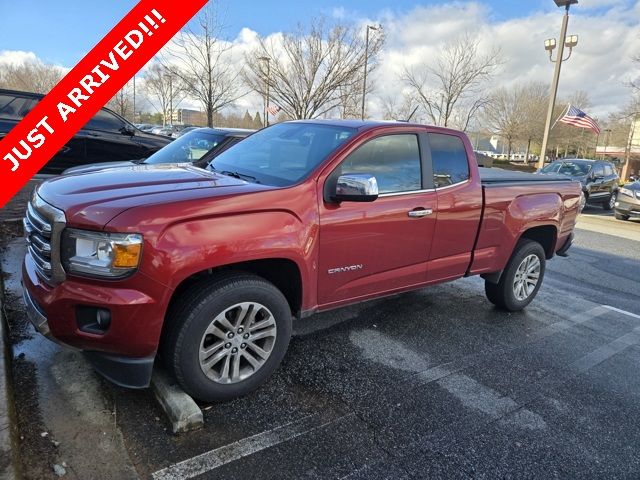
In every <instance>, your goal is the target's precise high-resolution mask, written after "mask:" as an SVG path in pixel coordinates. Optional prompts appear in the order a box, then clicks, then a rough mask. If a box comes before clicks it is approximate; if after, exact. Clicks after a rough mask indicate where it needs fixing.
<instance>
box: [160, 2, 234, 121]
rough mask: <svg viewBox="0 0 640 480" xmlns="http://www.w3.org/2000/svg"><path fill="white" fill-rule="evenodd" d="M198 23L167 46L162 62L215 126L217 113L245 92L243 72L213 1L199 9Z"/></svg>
mask: <svg viewBox="0 0 640 480" xmlns="http://www.w3.org/2000/svg"><path fill="white" fill-rule="evenodd" d="M195 23H196V25H197V29H193V28H191V27H189V28H187V29H186V30H185V31H183V32H181V33H180V34H178V35H177V36H176V37H175V38H174V40H173V41H172V42H171V43H170V44H169V46H168V47H166V48H165V50H164V53H163V54H162V56H161V62H162V64H163V65H164V66H165V67H166V68H167V69H168V70H170V71H171V72H172V73H173V74H174V75H175V76H177V77H178V78H180V79H181V80H182V82H183V84H184V87H185V89H186V91H187V92H188V94H189V95H190V96H192V97H194V98H196V99H197V100H198V101H199V102H200V103H201V104H202V107H203V109H204V110H205V112H206V113H207V125H208V126H209V127H212V126H213V118H214V114H215V113H217V112H218V111H219V110H221V109H223V108H224V107H227V106H229V105H232V104H233V103H234V102H235V101H236V100H238V99H239V98H240V97H242V96H243V95H244V94H243V93H242V92H241V91H240V88H239V86H240V84H241V82H240V80H239V76H240V72H239V70H238V69H237V68H236V67H235V64H234V62H232V61H231V59H230V54H231V49H232V46H231V44H230V43H228V42H225V41H223V40H221V35H222V31H223V25H222V23H221V22H220V19H219V16H218V12H217V10H216V9H215V6H214V3H213V2H209V3H208V4H207V5H206V6H205V7H204V8H203V9H202V10H201V11H200V13H199V14H198V16H197V18H196V20H195Z"/></svg>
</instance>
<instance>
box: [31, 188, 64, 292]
mask: <svg viewBox="0 0 640 480" xmlns="http://www.w3.org/2000/svg"><path fill="white" fill-rule="evenodd" d="M22 223H23V226H24V234H25V238H26V239H27V245H28V251H29V255H30V256H31V258H32V259H33V262H34V263H35V265H36V272H37V273H38V275H39V276H40V277H41V278H42V279H43V280H44V281H45V282H47V283H49V284H51V283H57V282H60V281H62V280H64V278H65V274H64V270H63V268H62V264H61V262H60V234H61V233H62V230H63V229H64V227H65V223H66V219H65V216H64V212H62V211H61V210H58V209H57V208H55V207H53V206H51V205H49V204H48V203H46V202H44V201H43V200H42V199H41V198H40V197H39V196H38V194H37V193H35V192H34V194H33V196H32V198H31V202H30V203H29V205H27V213H26V216H25V218H24V219H23V221H22Z"/></svg>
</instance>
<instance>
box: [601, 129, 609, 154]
mask: <svg viewBox="0 0 640 480" xmlns="http://www.w3.org/2000/svg"><path fill="white" fill-rule="evenodd" d="M604 133H605V134H606V135H605V137H604V152H603V153H602V160H604V159H605V157H606V156H607V148H608V147H609V142H610V141H611V129H610V128H607V129H605V131H604Z"/></svg>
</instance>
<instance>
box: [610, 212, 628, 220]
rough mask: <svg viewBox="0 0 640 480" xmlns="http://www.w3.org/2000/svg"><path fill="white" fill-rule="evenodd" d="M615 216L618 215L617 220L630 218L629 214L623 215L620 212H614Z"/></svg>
mask: <svg viewBox="0 0 640 480" xmlns="http://www.w3.org/2000/svg"><path fill="white" fill-rule="evenodd" d="M613 216H614V217H616V220H629V215H623V214H621V213H618V212H614V213H613Z"/></svg>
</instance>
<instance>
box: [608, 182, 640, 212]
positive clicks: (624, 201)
mask: <svg viewBox="0 0 640 480" xmlns="http://www.w3.org/2000/svg"><path fill="white" fill-rule="evenodd" d="M614 214H615V216H616V218H617V219H618V220H629V218H630V217H634V218H640V181H639V180H636V181H635V182H633V183H629V184H627V185H625V186H624V187H622V188H621V189H620V191H619V193H618V199H617V201H616V205H615V210H614Z"/></svg>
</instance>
